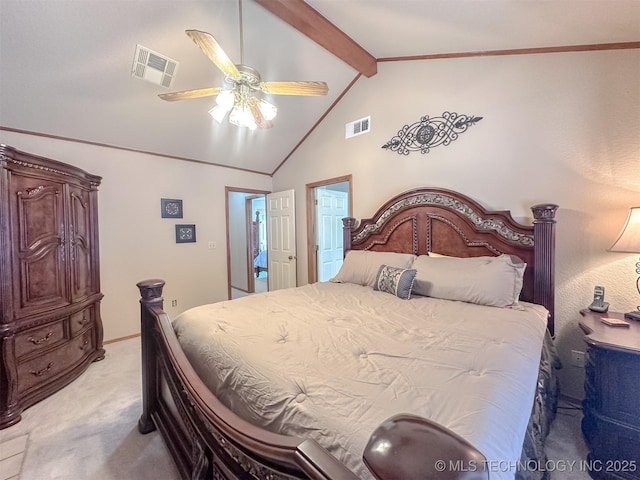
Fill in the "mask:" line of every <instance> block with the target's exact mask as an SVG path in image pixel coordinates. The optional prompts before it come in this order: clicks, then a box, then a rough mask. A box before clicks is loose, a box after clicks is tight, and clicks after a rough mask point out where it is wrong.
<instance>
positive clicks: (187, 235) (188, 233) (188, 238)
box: [176, 224, 196, 243]
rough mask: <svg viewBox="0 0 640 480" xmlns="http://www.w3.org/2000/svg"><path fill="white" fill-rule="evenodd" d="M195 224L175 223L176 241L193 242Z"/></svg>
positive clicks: (194, 239)
mask: <svg viewBox="0 0 640 480" xmlns="http://www.w3.org/2000/svg"><path fill="white" fill-rule="evenodd" d="M195 241H196V226H195V225H193V224H187V225H177V224H176V243H195Z"/></svg>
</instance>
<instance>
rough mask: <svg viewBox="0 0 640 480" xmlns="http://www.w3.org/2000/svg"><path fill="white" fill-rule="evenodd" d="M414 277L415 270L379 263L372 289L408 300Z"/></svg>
mask: <svg viewBox="0 0 640 480" xmlns="http://www.w3.org/2000/svg"><path fill="white" fill-rule="evenodd" d="M415 278H416V271H415V270H405V269H403V268H396V267H390V266H388V265H380V268H379V269H378V275H376V281H375V283H374V284H373V289H374V290H379V291H381V292H387V293H390V294H392V295H395V296H396V297H398V298H402V299H403V300H409V298H411V289H412V288H413V281H414V279H415Z"/></svg>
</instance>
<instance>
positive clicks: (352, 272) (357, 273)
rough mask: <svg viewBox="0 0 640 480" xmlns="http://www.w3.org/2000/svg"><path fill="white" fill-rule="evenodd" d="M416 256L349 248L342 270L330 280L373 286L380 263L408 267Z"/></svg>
mask: <svg viewBox="0 0 640 480" xmlns="http://www.w3.org/2000/svg"><path fill="white" fill-rule="evenodd" d="M415 258H416V256H415V255H413V254H411V253H394V252H372V251H369V250H349V251H348V252H347V255H346V257H345V259H344V262H342V266H341V267H340V270H339V271H338V273H337V274H336V276H335V277H333V278H332V279H331V280H329V281H330V282H335V283H355V284H356V285H364V286H367V287H373V284H374V282H375V281H376V276H377V273H378V269H379V268H380V265H390V266H392V267H397V268H403V269H407V268H409V267H410V266H411V264H412V263H413V261H414V260H415Z"/></svg>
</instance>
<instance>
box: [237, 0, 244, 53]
mask: <svg viewBox="0 0 640 480" xmlns="http://www.w3.org/2000/svg"><path fill="white" fill-rule="evenodd" d="M238 16H239V18H240V64H241V65H244V33H243V31H242V0H238Z"/></svg>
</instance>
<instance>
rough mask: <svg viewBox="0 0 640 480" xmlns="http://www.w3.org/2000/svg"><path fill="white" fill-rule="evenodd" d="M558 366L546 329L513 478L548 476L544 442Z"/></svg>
mask: <svg viewBox="0 0 640 480" xmlns="http://www.w3.org/2000/svg"><path fill="white" fill-rule="evenodd" d="M559 368H562V364H561V363H560V359H559V357H558V354H557V352H556V348H555V344H554V343H553V339H552V338H551V335H550V334H549V331H547V332H546V334H545V339H544V342H543V344H542V353H541V356H540V371H539V373H538V383H537V385H536V394H535V397H534V400H533V408H532V410H531V417H530V418H529V425H528V426H527V431H526V434H525V437H524V443H523V445H522V455H521V457H520V464H519V465H517V466H516V475H515V478H516V480H546V479H547V478H548V475H547V474H548V472H547V469H546V468H544V467H545V464H546V461H547V456H546V453H545V450H544V444H545V439H546V438H547V435H548V434H549V430H550V429H551V422H553V419H554V418H555V416H556V410H557V407H558V395H559V393H560V389H559V385H558V375H557V372H556V370H558V369H559Z"/></svg>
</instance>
